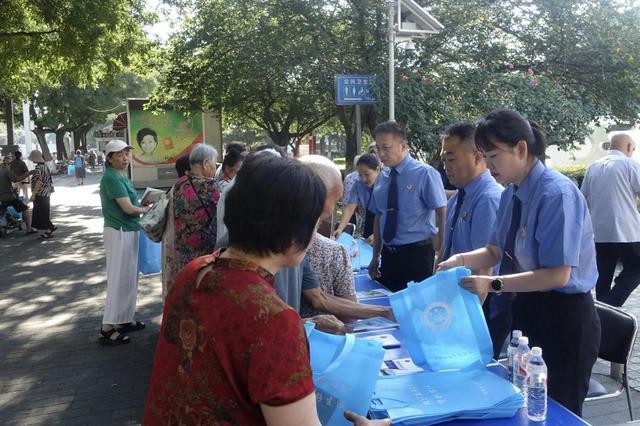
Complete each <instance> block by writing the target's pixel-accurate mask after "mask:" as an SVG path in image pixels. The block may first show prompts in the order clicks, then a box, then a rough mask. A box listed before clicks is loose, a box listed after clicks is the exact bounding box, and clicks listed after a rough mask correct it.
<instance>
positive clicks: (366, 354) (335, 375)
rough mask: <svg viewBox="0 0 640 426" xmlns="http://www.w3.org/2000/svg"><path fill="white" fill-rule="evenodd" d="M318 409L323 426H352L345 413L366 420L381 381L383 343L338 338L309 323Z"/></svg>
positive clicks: (349, 337) (308, 330)
mask: <svg viewBox="0 0 640 426" xmlns="http://www.w3.org/2000/svg"><path fill="white" fill-rule="evenodd" d="M305 328H306V330H307V337H308V339H309V349H310V352H311V370H312V371H313V384H314V385H315V386H316V406H317V410H318V417H319V418H320V422H321V423H322V425H323V426H338V425H344V426H348V425H351V422H349V421H348V420H346V419H345V418H344V412H345V411H353V412H355V413H358V414H360V415H363V416H365V415H366V414H367V411H368V409H369V405H370V404H371V395H372V394H373V390H374V388H375V385H376V382H377V380H378V373H379V371H380V364H381V363H382V359H383V358H384V349H383V348H382V344H381V343H380V342H374V341H371V340H367V339H356V337H355V335H353V334H346V335H344V336H338V335H333V334H328V333H323V332H321V331H318V330H315V329H314V325H313V323H309V322H307V323H305Z"/></svg>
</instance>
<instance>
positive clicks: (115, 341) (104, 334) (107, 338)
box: [98, 328, 129, 345]
mask: <svg viewBox="0 0 640 426" xmlns="http://www.w3.org/2000/svg"><path fill="white" fill-rule="evenodd" d="M116 333H117V335H116V336H115V337H114V334H116ZM100 335H101V337H100V340H99V341H98V342H99V343H100V344H101V345H124V344H125V343H129V336H125V335H124V334H122V333H120V332H118V330H116V329H115V328H112V329H111V330H109V331H104V330H100Z"/></svg>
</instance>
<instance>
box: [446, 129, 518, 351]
mask: <svg viewBox="0 0 640 426" xmlns="http://www.w3.org/2000/svg"><path fill="white" fill-rule="evenodd" d="M474 132H475V126H474V125H473V124H471V123H466V122H461V123H457V124H454V125H453V126H451V127H450V128H448V129H447V130H446V131H445V133H444V135H443V136H442V161H443V164H444V171H445V173H446V176H447V178H448V179H449V181H450V182H451V183H452V184H453V185H454V186H455V187H456V188H458V191H456V193H455V194H454V195H453V196H452V197H451V198H450V199H449V202H448V203H447V221H446V226H445V237H444V245H443V247H442V249H441V252H440V254H441V255H440V256H439V257H440V259H441V260H447V259H448V258H449V257H451V256H453V255H455V254H458V253H466V252H468V251H473V250H475V249H478V248H482V247H484V246H486V245H487V243H488V242H489V238H490V237H491V233H492V232H493V225H494V223H495V220H496V213H497V212H498V205H499V204H500V195H501V194H502V190H503V189H504V188H503V187H502V186H501V185H500V184H499V183H498V182H496V181H495V179H494V178H493V177H492V176H491V173H489V170H487V165H486V162H485V160H484V156H483V155H482V153H481V152H480V151H478V149H477V148H476V144H475V139H474ZM494 269H495V270H493V269H492V268H488V269H482V270H476V271H473V273H474V274H476V275H493V274H494V272H495V273H496V274H497V273H498V270H497V268H494ZM485 296H487V295H485ZM512 296H513V295H512V294H503V295H500V296H495V295H493V294H489V295H488V297H487V299H486V300H485V301H484V304H483V310H484V314H485V317H486V319H487V325H488V326H489V332H490V333H491V339H492V341H493V349H494V356H496V357H498V356H499V354H500V350H501V349H502V344H503V343H504V341H505V338H506V337H507V335H508V334H509V329H510V325H511V315H510V312H509V309H508V308H509V305H510V301H511V300H512V299H513V297H512ZM481 300H484V296H483V297H481ZM496 359H497V358H496Z"/></svg>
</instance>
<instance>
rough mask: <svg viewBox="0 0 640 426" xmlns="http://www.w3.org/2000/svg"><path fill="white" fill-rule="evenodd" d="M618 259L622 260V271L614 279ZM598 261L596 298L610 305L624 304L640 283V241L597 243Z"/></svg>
mask: <svg viewBox="0 0 640 426" xmlns="http://www.w3.org/2000/svg"><path fill="white" fill-rule="evenodd" d="M618 261H620V262H622V272H620V274H618V276H617V277H616V278H615V280H613V274H614V273H615V271H616V265H617V264H618ZM596 262H597V264H598V282H597V283H596V298H597V299H598V300H600V301H602V302H604V303H608V304H609V305H613V306H622V305H623V304H624V302H625V301H626V300H627V298H628V297H629V295H630V294H631V293H633V290H635V289H636V287H638V285H640V242H636V243H596ZM612 280H613V281H614V286H613V288H612V287H611V281H612Z"/></svg>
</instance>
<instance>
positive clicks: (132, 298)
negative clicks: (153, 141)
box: [100, 140, 147, 345]
mask: <svg viewBox="0 0 640 426" xmlns="http://www.w3.org/2000/svg"><path fill="white" fill-rule="evenodd" d="M130 151H131V147H130V146H129V145H127V144H126V143H124V142H123V141H119V140H112V141H109V143H107V145H106V147H105V154H106V164H105V166H106V167H105V170H104V174H103V176H102V179H101V180H100V201H101V203H102V214H103V216H104V246H105V252H106V255H107V298H106V301H105V306H104V315H103V317H102V329H101V330H100V336H101V337H100V343H101V344H104V345H121V344H124V343H129V337H128V336H125V335H124V334H123V333H126V332H129V331H136V330H142V329H143V328H144V327H145V325H144V323H142V322H140V321H135V320H134V315H135V312H136V299H137V295H138V236H139V233H138V230H139V229H140V225H139V224H138V222H139V221H140V215H141V214H142V213H144V212H145V211H146V210H147V209H146V208H144V207H140V205H139V201H138V194H137V192H136V190H135V188H134V187H133V184H132V183H131V181H129V179H127V177H126V176H125V174H124V172H125V171H126V170H127V167H129V162H130V161H131V160H130Z"/></svg>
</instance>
